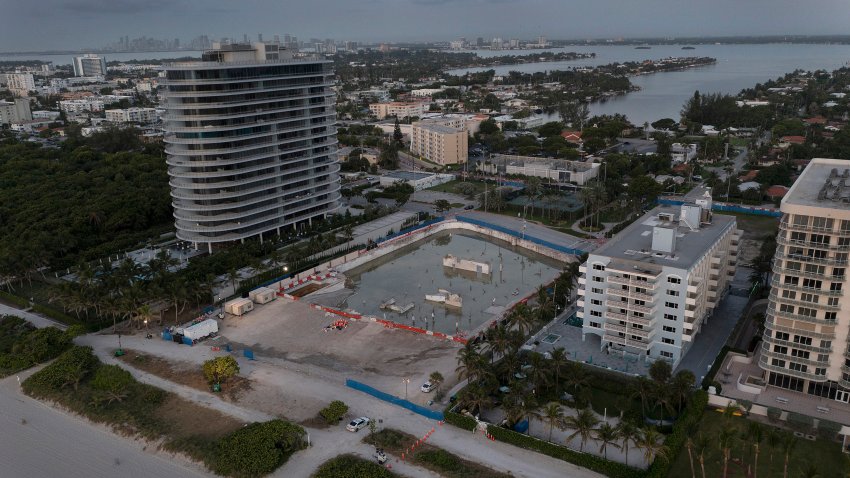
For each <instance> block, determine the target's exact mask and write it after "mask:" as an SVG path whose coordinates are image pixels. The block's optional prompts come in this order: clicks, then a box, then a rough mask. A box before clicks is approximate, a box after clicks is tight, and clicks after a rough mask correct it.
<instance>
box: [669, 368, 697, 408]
mask: <svg viewBox="0 0 850 478" xmlns="http://www.w3.org/2000/svg"><path fill="white" fill-rule="evenodd" d="M694 383H696V376H695V375H694V374H693V372H691V371H690V370H682V371H680V372H678V373H677V374H676V375H674V376H673V380H672V381H671V383H670V394H671V398H672V399H673V401H674V402H676V410H677V414H681V413H682V404H684V402H685V401H687V399H688V397H689V396H690V394H691V389H693V387H694Z"/></svg>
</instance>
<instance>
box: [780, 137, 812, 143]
mask: <svg viewBox="0 0 850 478" xmlns="http://www.w3.org/2000/svg"><path fill="white" fill-rule="evenodd" d="M805 142H806V137H805V136H783V137H781V138H779V144H780V145H782V144H788V145H791V144H804V143H805Z"/></svg>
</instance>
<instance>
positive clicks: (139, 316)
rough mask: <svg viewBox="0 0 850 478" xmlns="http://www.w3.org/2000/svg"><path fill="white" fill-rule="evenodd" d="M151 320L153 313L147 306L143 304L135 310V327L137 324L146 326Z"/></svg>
mask: <svg viewBox="0 0 850 478" xmlns="http://www.w3.org/2000/svg"><path fill="white" fill-rule="evenodd" d="M152 318H153V311H152V310H151V307H150V306H149V305H148V304H144V305H142V306H141V307H139V308H138V309H137V310H136V321H137V323H136V325H137V326H138V324H139V323H145V324H147V323H148V322H149V321H150V320H151V319H152Z"/></svg>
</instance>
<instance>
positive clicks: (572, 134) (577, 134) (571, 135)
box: [561, 131, 582, 144]
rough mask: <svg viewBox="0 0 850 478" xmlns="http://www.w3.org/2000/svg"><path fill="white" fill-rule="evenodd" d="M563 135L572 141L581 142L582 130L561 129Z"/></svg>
mask: <svg viewBox="0 0 850 478" xmlns="http://www.w3.org/2000/svg"><path fill="white" fill-rule="evenodd" d="M561 137H562V138H564V139H565V140H567V141H569V142H570V143H576V144H581V143H582V141H581V131H561Z"/></svg>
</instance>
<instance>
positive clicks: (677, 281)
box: [667, 276, 682, 284]
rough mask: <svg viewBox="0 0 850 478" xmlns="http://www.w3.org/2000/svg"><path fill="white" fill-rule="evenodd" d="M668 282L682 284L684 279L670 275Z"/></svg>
mask: <svg viewBox="0 0 850 478" xmlns="http://www.w3.org/2000/svg"><path fill="white" fill-rule="evenodd" d="M667 282H669V283H671V284H681V283H682V279H680V278H678V277H673V276H670V277H668V278H667Z"/></svg>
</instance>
